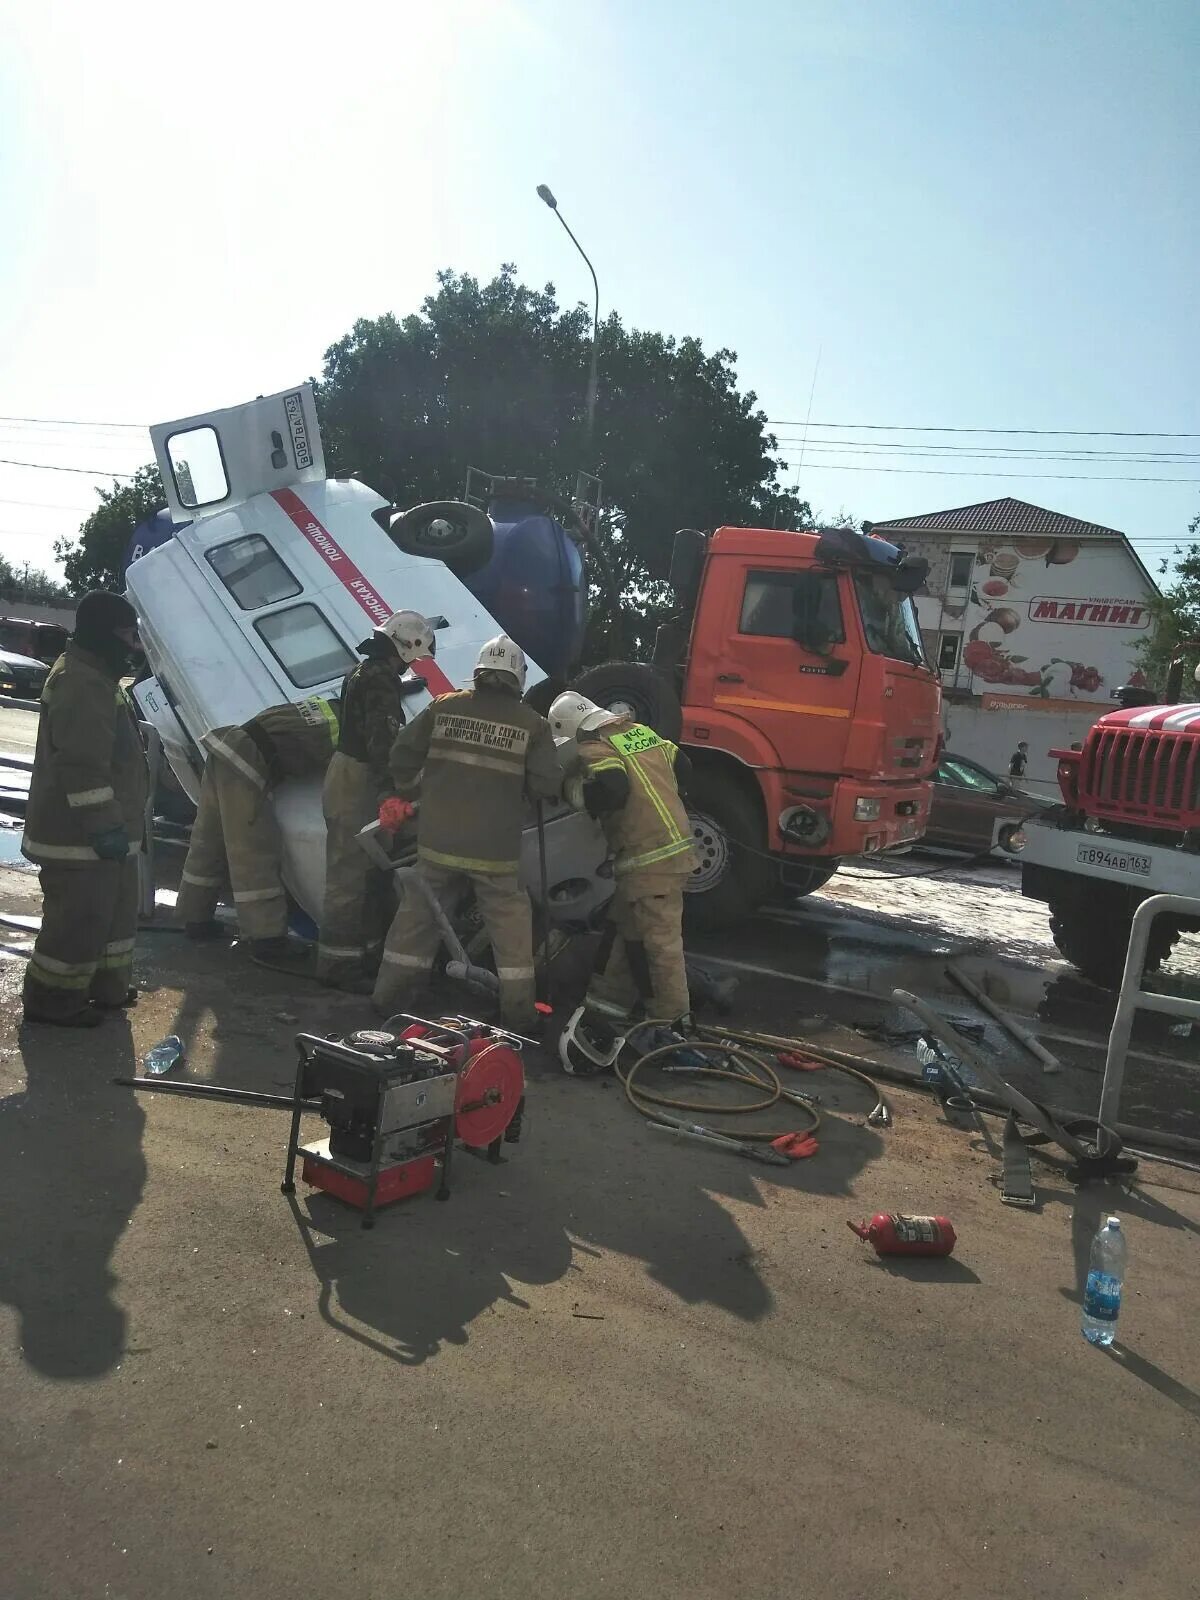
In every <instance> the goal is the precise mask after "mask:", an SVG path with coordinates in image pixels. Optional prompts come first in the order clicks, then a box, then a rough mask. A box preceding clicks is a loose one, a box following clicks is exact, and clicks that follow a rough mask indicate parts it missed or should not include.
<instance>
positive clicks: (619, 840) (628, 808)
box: [550, 691, 694, 1074]
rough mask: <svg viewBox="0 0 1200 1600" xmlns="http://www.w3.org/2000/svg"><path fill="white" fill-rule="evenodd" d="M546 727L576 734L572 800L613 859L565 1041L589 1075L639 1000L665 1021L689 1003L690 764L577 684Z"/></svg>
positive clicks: (567, 1061) (564, 1049) (571, 1058)
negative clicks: (602, 920) (593, 947)
mask: <svg viewBox="0 0 1200 1600" xmlns="http://www.w3.org/2000/svg"><path fill="white" fill-rule="evenodd" d="M550 726H551V728H552V729H553V731H554V735H555V737H556V738H568V739H573V740H574V742H575V757H574V764H573V766H572V763H571V761H570V759H569V758H568V759H567V760H566V762H565V765H566V770H567V781H566V784H565V786H564V791H563V792H564V794H565V796H566V799H567V800H568V801H569V803H570V804H571V805H573V806H574V807H575V808H576V809H577V810H580V811H587V812H588V813H589V814H590V815H591V816H593V817H595V818H596V820H597V821H598V822H599V823H600V826H601V827H602V828H603V829H604V833H605V837H606V838H607V840H608V845H609V849H610V851H611V852H612V856H613V863H614V877H615V882H616V893H615V894H614V895H613V899H612V904H611V906H610V908H609V914H608V923H607V926H606V928H605V930H604V933H603V934H602V936H601V940H600V948H599V950H598V952H597V955H596V963H595V967H594V968H593V971H592V976H591V979H590V981H589V983H588V987H587V994H586V996H585V997H584V1002H583V1005H581V1006H580V1007H579V1009H578V1010H577V1011H576V1012H575V1015H574V1016H573V1017H572V1018H571V1020H570V1022H568V1024H567V1026H566V1028H565V1029H564V1030H563V1033H562V1036H561V1038H560V1040H559V1057H560V1059H561V1061H562V1064H563V1066H564V1067H565V1068H566V1070H567V1071H568V1072H570V1073H578V1074H587V1073H591V1072H596V1071H599V1070H601V1069H602V1068H603V1067H606V1066H609V1065H611V1064H612V1062H613V1061H614V1060H615V1059H616V1056H617V1054H618V1053H619V1051H620V1048H621V1045H622V1043H623V1041H624V1035H625V1033H626V1032H627V1031H628V1029H629V1027H630V1024H631V1022H632V1021H633V1020H634V1016H635V1010H636V1008H637V1007H638V1006H639V1004H640V1007H641V1014H642V1015H643V1016H645V1017H647V1018H650V1019H653V1020H654V1021H657V1022H660V1023H667V1024H671V1023H674V1022H677V1021H679V1020H681V1019H683V1018H686V1017H687V1015H688V1013H689V1011H690V1007H691V1002H690V1000H689V997H688V983H687V972H686V970H685V966H684V954H683V886H684V884H685V883H686V882H687V880H688V877H689V875H690V874H691V871H692V868H693V865H694V861H693V856H692V828H691V823H690V822H689V820H688V815H687V811H686V810H685V808H684V805H683V801H682V800H681V799H680V795H679V785H680V783H681V782H684V783H686V780H687V775H688V772H689V771H690V764H689V762H688V760H687V757H686V756H685V755H684V754H683V753H682V751H680V750H679V749H678V748H677V747H676V746H675V745H673V744H671V743H670V741H669V740H666V739H661V738H659V736H658V734H656V733H655V732H654V731H653V729H651V728H647V727H643V726H642V724H641V723H638V722H635V721H634V720H633V719H632V718H631V717H619V716H614V715H613V714H612V713H611V712H608V711H604V710H602V709H601V708H600V707H599V706H597V705H594V704H593V703H592V701H590V700H588V699H587V698H586V697H585V696H584V695H580V694H576V693H575V692H574V691H568V692H567V693H566V694H562V695H559V697H558V699H557V700H556V701H555V702H554V704H553V705H552V706H551V707H550Z"/></svg>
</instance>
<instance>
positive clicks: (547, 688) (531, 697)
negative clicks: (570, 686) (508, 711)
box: [525, 678, 567, 717]
mask: <svg viewBox="0 0 1200 1600" xmlns="http://www.w3.org/2000/svg"><path fill="white" fill-rule="evenodd" d="M566 687H567V686H566V684H565V683H564V682H563V680H562V679H561V678H543V679H542V681H541V682H540V683H535V684H534V686H533V688H532V689H526V691H525V704H526V705H527V706H532V707H533V709H534V710H535V711H538V712H540V713H541V715H542V716H543V717H548V716H549V715H550V707H551V706H552V705H553V704H554V702H555V701H556V700H557V699H558V697H559V695H560V694H562V692H563V691H564V690H565V689H566Z"/></svg>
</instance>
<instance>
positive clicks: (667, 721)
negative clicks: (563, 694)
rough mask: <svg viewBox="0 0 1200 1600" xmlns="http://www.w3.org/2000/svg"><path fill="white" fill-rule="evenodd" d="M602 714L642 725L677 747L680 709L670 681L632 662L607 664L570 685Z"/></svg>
mask: <svg viewBox="0 0 1200 1600" xmlns="http://www.w3.org/2000/svg"><path fill="white" fill-rule="evenodd" d="M571 687H572V688H574V689H578V690H579V693H580V694H585V695H587V697H588V699H589V700H594V701H595V702H596V704H597V705H598V706H603V708H604V709H605V711H614V712H616V713H617V714H618V715H620V716H623V717H632V718H633V719H634V721H635V722H644V723H645V724H646V726H647V727H648V728H653V729H654V731H655V733H657V734H658V736H659V738H661V739H669V740H670V741H671V743H672V744H678V742H679V736H680V734H681V733H682V732H683V707H682V706H681V705H680V704H679V696H678V695H677V694H676V693H675V690H674V688H673V687H672V685H671V682H670V679H669V678H667V677H666V676H665V675H664V674H663V673H661V672H659V671H657V670H656V669H655V668H654V667H645V666H642V665H641V664H640V663H639V662H635V661H606V662H605V663H604V665H603V666H600V667H592V668H590V670H589V671H587V672H584V673H582V674H581V675H580V676H579V677H578V678H576V680H575V682H574V683H573V684H572V686H571Z"/></svg>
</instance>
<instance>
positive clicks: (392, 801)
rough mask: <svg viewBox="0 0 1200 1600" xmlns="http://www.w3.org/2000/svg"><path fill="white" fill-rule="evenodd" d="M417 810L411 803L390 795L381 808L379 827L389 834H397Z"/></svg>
mask: <svg viewBox="0 0 1200 1600" xmlns="http://www.w3.org/2000/svg"><path fill="white" fill-rule="evenodd" d="M415 810H416V808H415V807H414V806H413V804H412V802H411V801H409V800H401V799H400V797H399V795H394V794H393V795H389V796H388V798H387V799H386V800H385V801H384V802H383V804H382V805H381V806H380V808H379V826H380V827H381V828H386V829H387V831H388V833H395V832H396V831H397V830H398V829H400V828H402V827H403V826H404V824H405V823H406V822H407V821H408V819H409V818H410V817H411V816H413V815H414V813H415Z"/></svg>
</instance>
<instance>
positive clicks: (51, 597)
mask: <svg viewBox="0 0 1200 1600" xmlns="http://www.w3.org/2000/svg"><path fill="white" fill-rule="evenodd" d="M0 599H2V600H20V601H24V602H25V603H26V604H28V605H43V606H57V605H68V604H69V603H70V600H71V595H70V591H69V590H68V589H67V588H65V587H64V586H63V584H61V583H59V581H58V579H57V578H52V577H51V576H50V574H49V573H48V572H43V571H42V570H41V568H40V567H31V566H30V565H29V564H28V563H25V564H24V565H23V566H20V567H14V566H13V564H12V562H11V561H9V560H7V559H6V558H5V557H4V556H0Z"/></svg>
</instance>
